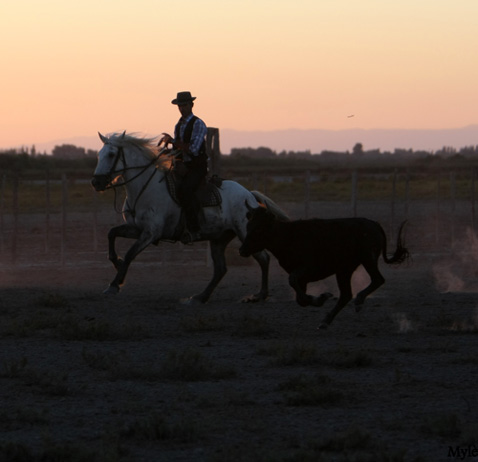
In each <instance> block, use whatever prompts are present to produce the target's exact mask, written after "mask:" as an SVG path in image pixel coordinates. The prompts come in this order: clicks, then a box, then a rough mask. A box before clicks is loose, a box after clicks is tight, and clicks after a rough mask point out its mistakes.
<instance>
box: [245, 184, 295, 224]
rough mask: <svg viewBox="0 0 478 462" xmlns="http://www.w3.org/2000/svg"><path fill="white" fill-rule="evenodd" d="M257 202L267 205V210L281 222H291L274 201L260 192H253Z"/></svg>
mask: <svg viewBox="0 0 478 462" xmlns="http://www.w3.org/2000/svg"><path fill="white" fill-rule="evenodd" d="M251 193H252V195H253V196H254V197H255V198H256V201H257V202H259V203H260V204H263V205H265V207H266V208H267V210H268V211H269V212H271V213H272V214H273V215H274V216H275V217H276V218H277V219H278V220H279V221H290V218H289V216H288V215H287V213H285V212H284V211H283V210H282V209H281V208H280V207H279V206H278V205H277V204H276V203H275V202H274V201H273V200H272V199H270V198H269V197H267V196H266V195H265V194H262V193H261V192H259V191H251Z"/></svg>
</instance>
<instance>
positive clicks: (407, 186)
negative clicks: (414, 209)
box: [405, 169, 410, 220]
mask: <svg viewBox="0 0 478 462" xmlns="http://www.w3.org/2000/svg"><path fill="white" fill-rule="evenodd" d="M409 208H410V172H409V171H408V169H407V176H406V179H405V219H406V220H408V211H409Z"/></svg>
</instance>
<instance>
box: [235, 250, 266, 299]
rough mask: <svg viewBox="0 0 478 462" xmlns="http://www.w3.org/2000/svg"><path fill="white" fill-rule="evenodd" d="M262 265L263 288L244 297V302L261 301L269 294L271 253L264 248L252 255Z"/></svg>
mask: <svg viewBox="0 0 478 462" xmlns="http://www.w3.org/2000/svg"><path fill="white" fill-rule="evenodd" d="M252 256H253V257H254V259H255V260H256V261H257V263H259V266H260V267H261V290H260V291H259V293H257V294H253V295H248V296H246V297H244V298H243V299H242V302H243V303H251V302H261V301H264V300H266V299H267V297H268V296H269V262H270V259H271V258H270V257H269V254H268V253H267V252H266V251H265V250H263V251H262V252H258V253H255V254H253V255H252Z"/></svg>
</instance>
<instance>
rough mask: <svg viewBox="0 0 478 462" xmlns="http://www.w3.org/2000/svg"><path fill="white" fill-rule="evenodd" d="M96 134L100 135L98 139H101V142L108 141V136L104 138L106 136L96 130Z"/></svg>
mask: <svg viewBox="0 0 478 462" xmlns="http://www.w3.org/2000/svg"><path fill="white" fill-rule="evenodd" d="M98 135H99V137H100V140H101V141H103V144H106V143H107V142H108V138H106V136H103V135H102V134H101V133H100V132H98Z"/></svg>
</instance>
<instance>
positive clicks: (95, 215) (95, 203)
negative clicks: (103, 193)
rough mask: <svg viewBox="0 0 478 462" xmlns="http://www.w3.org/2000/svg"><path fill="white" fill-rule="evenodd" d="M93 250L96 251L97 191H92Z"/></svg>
mask: <svg viewBox="0 0 478 462" xmlns="http://www.w3.org/2000/svg"><path fill="white" fill-rule="evenodd" d="M92 193H93V252H94V253H95V254H96V253H97V252H98V193H97V192H96V191H93V192H92Z"/></svg>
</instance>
